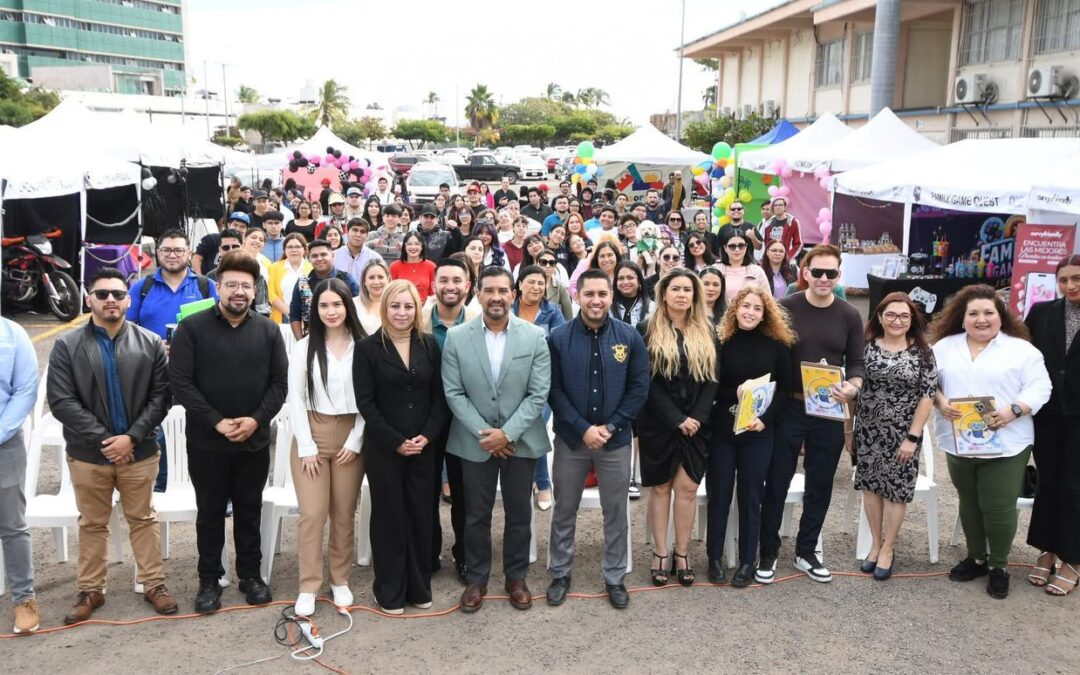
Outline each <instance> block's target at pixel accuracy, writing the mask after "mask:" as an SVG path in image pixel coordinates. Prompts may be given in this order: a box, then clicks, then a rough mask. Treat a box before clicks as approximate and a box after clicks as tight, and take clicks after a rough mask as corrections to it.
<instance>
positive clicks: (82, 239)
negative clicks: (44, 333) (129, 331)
mask: <svg viewBox="0 0 1080 675" xmlns="http://www.w3.org/2000/svg"><path fill="white" fill-rule="evenodd" d="M85 296H86V185H85V184H84V185H83V186H82V190H80V191H79V316H82V314H83V309H84V308H85V306H86V302H85V301H84V300H85Z"/></svg>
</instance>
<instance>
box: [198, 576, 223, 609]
mask: <svg viewBox="0 0 1080 675" xmlns="http://www.w3.org/2000/svg"><path fill="white" fill-rule="evenodd" d="M219 609H221V584H219V583H218V580H217V579H199V592H198V593H197V594H196V595H195V611H196V612H197V613H199V614H211V613H213V612H216V611H218V610H219Z"/></svg>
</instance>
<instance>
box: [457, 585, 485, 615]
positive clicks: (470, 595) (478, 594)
mask: <svg viewBox="0 0 1080 675" xmlns="http://www.w3.org/2000/svg"><path fill="white" fill-rule="evenodd" d="M485 595H487V585H486V584H469V585H468V586H466V587H465V592H464V593H462V594H461V600H460V604H461V611H463V612H465V613H466V614H472V613H473V612H475V611H476V610H478V609H480V607H481V605H483V604H484V596H485Z"/></svg>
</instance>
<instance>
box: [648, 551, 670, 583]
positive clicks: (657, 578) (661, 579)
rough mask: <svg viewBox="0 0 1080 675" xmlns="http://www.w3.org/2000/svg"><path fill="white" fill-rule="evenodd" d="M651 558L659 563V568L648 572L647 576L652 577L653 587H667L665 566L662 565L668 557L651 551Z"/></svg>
mask: <svg viewBox="0 0 1080 675" xmlns="http://www.w3.org/2000/svg"><path fill="white" fill-rule="evenodd" d="M652 557H653V558H656V559H657V560H659V561H660V566H659V567H654V568H652V569H651V570H649V574H650V575H652V583H653V586H667V582H668V573H667V565H665V564H664V561H665V560H667V559H668V557H667V556H666V555H660V554H659V553H657V552H656V551H653V554H652Z"/></svg>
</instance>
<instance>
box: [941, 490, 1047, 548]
mask: <svg viewBox="0 0 1080 675" xmlns="http://www.w3.org/2000/svg"><path fill="white" fill-rule="evenodd" d="M1034 506H1035V500H1034V499H1033V498H1031V497H1017V498H1016V510H1017V511H1020V510H1022V509H1030V508H1032V507H1034ZM963 534H964V524H963V523H961V522H960V507H959V506H957V507H956V520H955V521H953V528H952V536H951V537H949V545H950V546H956V545H957V544H959V543H960V537H961V536H962V535H963Z"/></svg>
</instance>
